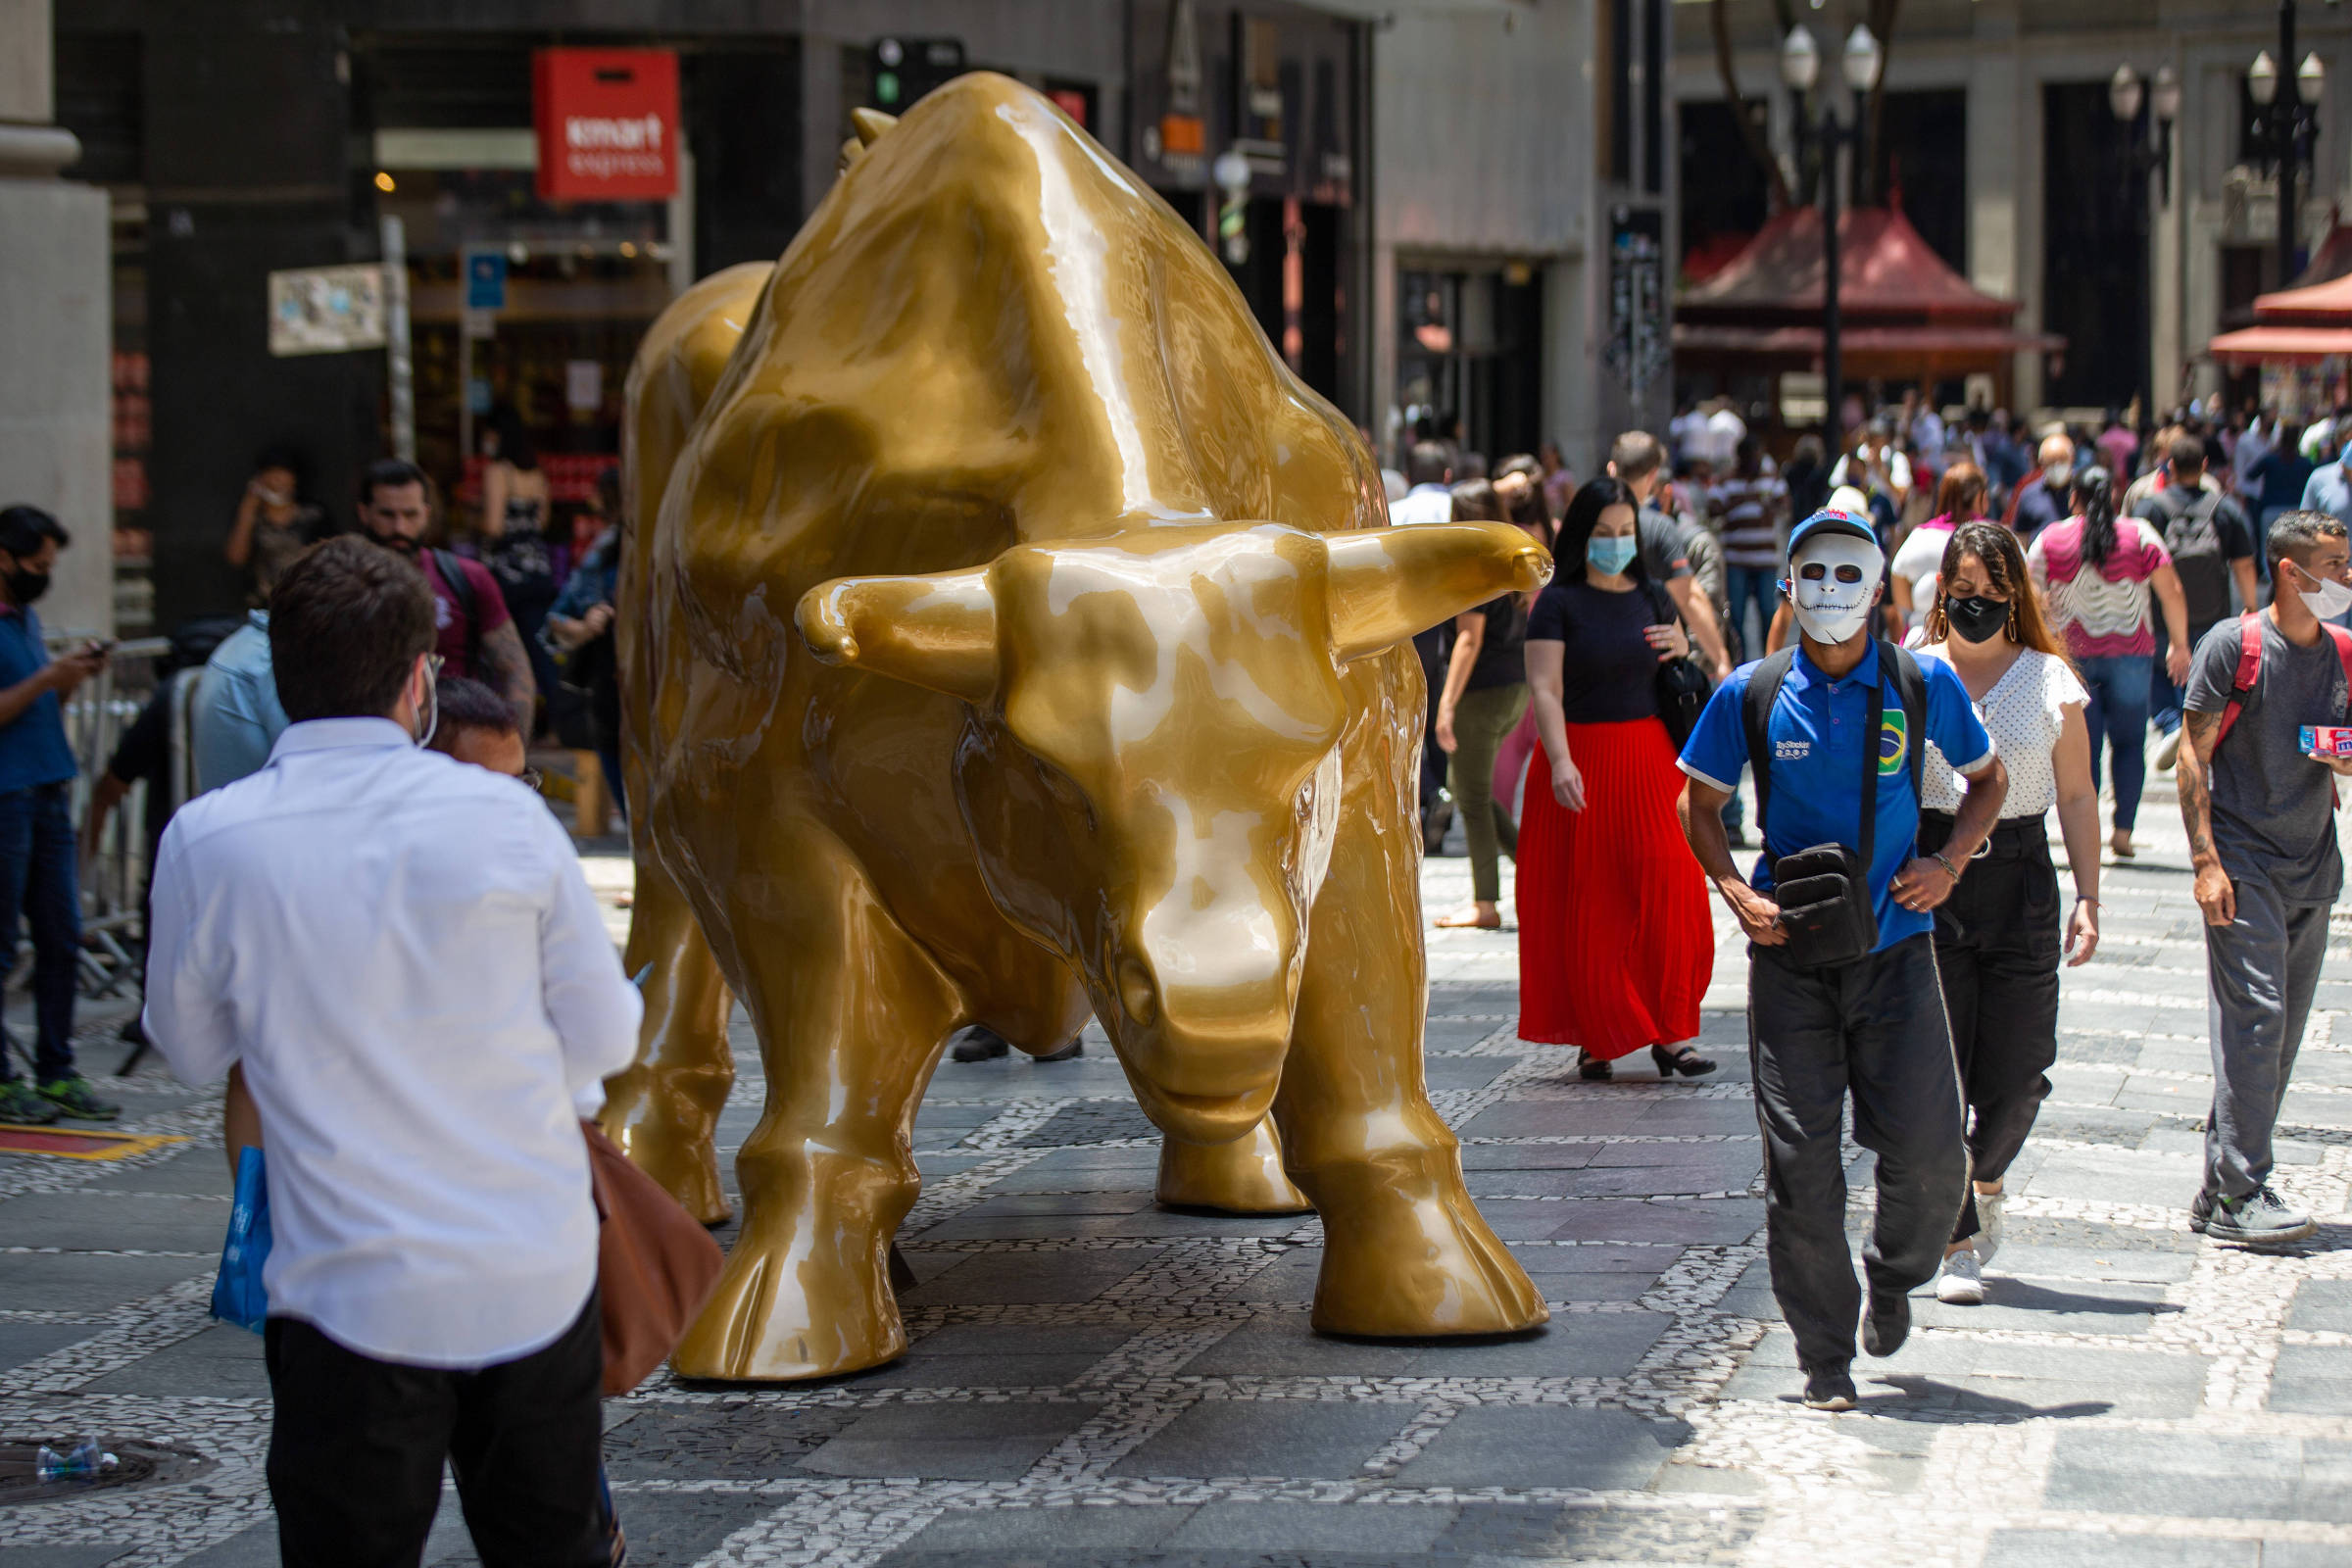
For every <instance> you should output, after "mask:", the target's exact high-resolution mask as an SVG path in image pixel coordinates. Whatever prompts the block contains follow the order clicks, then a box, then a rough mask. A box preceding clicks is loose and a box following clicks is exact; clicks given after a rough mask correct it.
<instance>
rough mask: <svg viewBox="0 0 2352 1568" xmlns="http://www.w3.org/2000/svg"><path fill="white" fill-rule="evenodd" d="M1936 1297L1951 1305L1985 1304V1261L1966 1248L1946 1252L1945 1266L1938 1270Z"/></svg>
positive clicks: (1944, 1257) (1944, 1255)
mask: <svg viewBox="0 0 2352 1568" xmlns="http://www.w3.org/2000/svg"><path fill="white" fill-rule="evenodd" d="M1936 1299H1937V1300H1938V1301H1942V1302H1944V1303H1946V1304H1947V1305H1951V1306H1982V1305H1984V1304H1985V1264H1984V1261H1983V1260H1982V1259H1980V1258H1979V1257H1978V1256H1977V1254H1976V1253H1975V1252H1973V1251H1969V1250H1961V1251H1957V1252H1946V1253H1944V1254H1943V1266H1942V1267H1941V1268H1939V1269H1937V1270H1936Z"/></svg>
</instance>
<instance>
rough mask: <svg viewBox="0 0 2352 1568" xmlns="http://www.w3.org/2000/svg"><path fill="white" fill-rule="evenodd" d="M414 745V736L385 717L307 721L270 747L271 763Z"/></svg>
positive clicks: (287, 732) (289, 728) (289, 726)
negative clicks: (301, 754) (298, 755)
mask: <svg viewBox="0 0 2352 1568" xmlns="http://www.w3.org/2000/svg"><path fill="white" fill-rule="evenodd" d="M416 744H417V738H416V737H415V736H414V735H411V734H410V733H409V732H408V731H407V730H405V729H402V728H401V727H400V726H399V725H398V724H395V723H393V722H392V720H390V719H388V718H307V719H304V720H303V721H302V722H301V723H299V724H288V725H287V726H286V728H285V730H284V732H283V733H282V734H280V735H279V736H278V737H277V744H276V745H275V746H272V747H270V760H271V761H273V762H274V761H276V760H278V759H279V758H281V757H289V756H291V755H293V754H294V753H296V752H340V751H353V750H364V751H375V750H378V749H381V748H386V747H394V746H399V747H414V746H416Z"/></svg>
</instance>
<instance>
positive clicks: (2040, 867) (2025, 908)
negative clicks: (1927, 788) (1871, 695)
mask: <svg viewBox="0 0 2352 1568" xmlns="http://www.w3.org/2000/svg"><path fill="white" fill-rule="evenodd" d="M1951 834H1952V819H1951V817H1949V816H1947V815H1945V814H1944V813H1943V812H1940V811H1927V812H1923V813H1922V814H1921V817H1920V824H1919V846H1920V852H1921V853H1922V854H1926V853H1929V852H1931V851H1934V850H1938V849H1941V848H1942V847H1943V845H1944V844H1945V842H1946V841H1947V840H1949V839H1950V837H1951ZM1967 871H1968V874H1967V875H1965V876H1963V877H1962V878H1961V879H1960V885H1959V886H1958V887H1955V888H1954V889H1952V896H1951V897H1950V898H1948V899H1946V900H1945V901H1944V902H1943V905H1942V907H1940V908H1938V909H1937V910H1936V969H1937V970H1938V971H1939V972H1940V973H1941V975H1942V977H1943V1008H1944V1012H1945V1014H1946V1015H1947V1016H1949V1018H1950V1019H1951V1024H1952V1054H1953V1055H1954V1056H1956V1057H1957V1058H1958V1059H1959V1063H1960V1090H1961V1094H1962V1096H1963V1098H1965V1099H1966V1100H1967V1102H1968V1114H1969V1129H1968V1161H1969V1168H1970V1173H1971V1174H1972V1175H1973V1176H1974V1178H1975V1179H1976V1180H1977V1181H1981V1182H1997V1181H1999V1180H2000V1179H2001V1177H2002V1176H2004V1175H2005V1174H2007V1172H2008V1170H2009V1163H2010V1161H2012V1160H2014V1159H2016V1158H2017V1152H2018V1151H2019V1150H2021V1149H2023V1148H2025V1147H2026V1136H2027V1135H2028V1134H2029V1133H2031V1132H2033V1130H2034V1117H2035V1116H2037V1115H2039V1114H2040V1112H2041V1103H2042V1102H2043V1101H2045V1100H2047V1099H2049V1097H2050V1080H2049V1078H2048V1077H2047V1076H2046V1074H2047V1073H2048V1072H2049V1070H2050V1063H2051V1062H2053V1061H2056V1060H2057V1059H2058V960H2059V956H2060V953H2061V951H2062V942H2061V937H2060V931H2059V908H2058V868H2057V867H2056V866H2055V865H2053V864H2052V863H2051V861H2050V835H2049V829H2048V828H2047V827H2046V826H2044V825H2043V822H2042V819H2041V818H2040V817H2038V816H2035V817H2020V818H2016V819H2013V820H2010V821H2005V822H2003V823H2001V824H2000V826H1999V827H1997V828H1995V829H1994V830H1993V834H1992V837H1991V839H1990V840H1989V841H1987V843H1986V845H1985V854H1984V856H1983V857H1982V858H1979V859H1976V860H1973V861H1971V862H1970V863H1969V865H1968V868H1967ZM1976 1234H1977V1194H1976V1189H1975V1188H1974V1187H1971V1188H1970V1189H1969V1190H1968V1196H1967V1198H1966V1199H1965V1200H1964V1201H1962V1203H1961V1208H1960V1223H1959V1226H1958V1227H1957V1228H1956V1229H1955V1230H1954V1231H1953V1232H1952V1240H1953V1241H1955V1242H1964V1241H1966V1240H1968V1238H1970V1237H1971V1236H1974V1235H1976Z"/></svg>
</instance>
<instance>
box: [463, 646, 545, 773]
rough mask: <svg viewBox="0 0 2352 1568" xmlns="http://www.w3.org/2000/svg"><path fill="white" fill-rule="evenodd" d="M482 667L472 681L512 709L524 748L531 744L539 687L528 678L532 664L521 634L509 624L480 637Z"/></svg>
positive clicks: (475, 673)
mask: <svg viewBox="0 0 2352 1568" xmlns="http://www.w3.org/2000/svg"><path fill="white" fill-rule="evenodd" d="M480 661H481V667H480V668H478V669H476V670H475V671H474V672H473V677H474V679H476V680H478V681H481V682H483V683H484V684H485V685H487V686H489V687H491V688H492V689H493V690H495V691H496V692H497V693H498V694H499V696H501V697H504V698H505V699H506V700H507V701H508V702H509V703H511V704H513V705H514V708H515V723H517V724H518V725H520V726H521V728H522V737H523V744H525V745H526V746H527V745H528V744H530V737H531V731H532V729H533V728H534V725H533V724H532V722H531V720H532V718H533V716H534V711H535V710H536V709H537V707H538V705H539V684H538V682H537V681H535V680H533V679H532V678H531V660H530V656H529V655H528V654H525V653H524V652H523V651H522V633H520V632H519V631H516V630H515V623H514V622H513V621H511V620H510V621H508V622H507V623H506V624H505V625H503V626H501V627H499V628H498V629H497V630H496V631H488V632H484V633H483V634H482V646H481V654H480Z"/></svg>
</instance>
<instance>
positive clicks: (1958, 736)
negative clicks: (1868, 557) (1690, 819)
mask: <svg viewBox="0 0 2352 1568" xmlns="http://www.w3.org/2000/svg"><path fill="white" fill-rule="evenodd" d="M1912 657H1914V658H1916V659H1918V660H1919V669H1920V673H1921V674H1922V675H1923V676H1925V677H1926V681H1927V688H1928V713H1927V720H1928V739H1930V740H1932V741H1934V742H1935V743H1936V750H1937V751H1939V752H1941V753H1942V754H1943V755H1944V756H1945V757H1947V758H1951V759H1953V760H1954V765H1956V766H1957V767H1958V768H1959V769H1960V771H1961V772H1963V773H1972V772H1974V771H1976V770H1977V769H1978V768H1980V767H1983V766H1984V765H1985V763H1986V762H1987V761H1989V760H1991V758H1992V737H1990V736H1989V735H1987V734H1985V726H1984V724H1983V723H1982V722H1980V721H1979V720H1978V718H1977V710H1976V705H1975V704H1973V703H1971V702H1970V701H1969V698H1968V688H1967V687H1965V686H1963V685H1961V684H1960V677H1959V676H1958V675H1955V674H1953V673H1952V667H1951V665H1949V664H1947V663H1945V662H1943V661H1942V660H1940V659H1932V658H1928V657H1926V656H1924V655H1916V654H1915V655H1913V656H1912ZM1758 662H1761V661H1758ZM1755 669H1756V665H1755V664H1742V665H1741V666H1740V668H1738V669H1736V670H1734V671H1732V676H1731V679H1729V680H1727V681H1725V682H1724V683H1723V684H1722V685H1721V686H1718V687H1717V688H1716V689H1715V695H1714V696H1713V697H1711V698H1709V699H1708V700H1707V707H1706V711H1704V712H1702V713H1700V714H1699V715H1698V725H1697V727H1696V728H1695V729H1693V730H1691V740H1690V743H1689V744H1688V745H1686V746H1685V747H1684V748H1683V758H1682V766H1683V771H1684V772H1686V773H1688V774H1690V775H1691V777H1692V778H1694V779H1697V780H1698V781H1699V782H1700V783H1701V784H1705V785H1708V786H1709V787H1711V788H1714V789H1719V790H1724V791H1727V792H1728V791H1730V790H1733V789H1736V788H1737V787H1738V786H1739V783H1740V769H1742V768H1744V767H1745V766H1746V765H1747V732H1746V727H1745V725H1744V723H1743V722H1742V720H1741V716H1740V714H1741V709H1742V705H1743V704H1744V703H1745V701H1746V693H1747V682H1748V677H1749V676H1751V675H1752V674H1754V673H1755ZM1882 673H1883V672H1882V671H1881V669H1880V666H1879V653H1878V649H1877V648H1876V646H1873V647H1872V648H1871V650H1870V651H1869V652H1868V653H1866V654H1864V655H1863V656H1862V662H1860V663H1858V664H1856V665H1855V666H1854V667H1853V668H1852V669H1850V670H1848V671H1846V673H1845V674H1843V675H1841V676H1839V677H1838V679H1836V680H1832V679H1830V678H1829V677H1828V676H1827V675H1824V674H1823V673H1822V672H1821V671H1820V670H1819V669H1818V668H1816V667H1815V666H1814V663H1813V661H1812V660H1810V659H1809V658H1807V657H1806V656H1805V654H1804V652H1803V651H1802V649H1801V647H1800V649H1799V651H1798V653H1797V656H1796V662H1794V663H1793V664H1792V665H1790V666H1789V678H1788V679H1787V680H1785V681H1783V682H1782V683H1781V695H1780V700H1779V701H1778V702H1776V703H1775V704H1773V708H1772V720H1771V722H1770V723H1769V724H1768V725H1767V726H1766V727H1765V736H1766V738H1767V739H1768V740H1769V741H1770V742H1771V744H1772V820H1771V821H1770V822H1769V823H1768V824H1767V825H1766V832H1765V838H1764V853H1763V854H1762V855H1761V856H1759V857H1757V859H1756V868H1755V870H1754V871H1753V872H1752V873H1750V874H1749V877H1748V881H1749V883H1750V884H1752V885H1753V886H1754V887H1755V888H1756V889H1757V890H1759V891H1767V890H1769V889H1770V888H1771V887H1772V866H1773V862H1774V861H1775V860H1776V859H1778V858H1780V857H1781V856H1784V855H1794V854H1795V853H1796V852H1797V851H1798V850H1803V849H1810V848H1811V847H1812V846H1814V845H1816V844H1843V845H1846V846H1848V847H1850V848H1853V849H1860V848H1861V845H1862V747H1863V744H1864V742H1863V733H1862V732H1863V730H1864V729H1865V728H1867V727H1868V725H1869V723H1870V688H1871V687H1872V686H1873V685H1875V684H1877V683H1878V682H1879V681H1880V680H1881V679H1882ZM1885 703H1886V711H1885V713H1884V715H1883V716H1882V717H1881V719H1880V721H1879V724H1880V727H1879V734H1878V736H1877V737H1876V746H1877V750H1878V757H1879V788H1878V796H1879V827H1878V838H1877V841H1876V842H1875V843H1874V844H1873V845H1872V847H1871V865H1870V894H1871V900H1872V902H1873V903H1874V904H1876V905H1877V906H1878V911H1879V947H1880V948H1881V949H1885V948H1887V947H1891V946H1892V945H1893V944H1895V943H1897V942H1900V941H1902V940H1903V939H1904V938H1905V937H1912V936H1917V935H1919V934H1920V933H1921V932H1923V931H1928V930H1932V929H1934V927H1935V924H1936V917H1935V915H1934V914H1932V913H1926V912H1922V911H1919V910H1914V909H1906V908H1904V907H1902V906H1901V905H1899V904H1897V903H1895V902H1894V878H1895V873H1896V872H1898V871H1900V870H1901V869H1902V868H1903V866H1904V864H1905V862H1907V861H1909V860H1910V859H1911V858H1912V856H1913V853H1914V846H1915V844H1916V842H1917V840H1918V837H1919V799H1918V797H1917V796H1915V795H1914V794H1913V793H1912V792H1911V777H1910V773H1911V764H1910V757H1909V737H1908V736H1907V735H1906V734H1905V733H1904V727H1905V724H1906V719H1905V717H1904V714H1903V707H1902V700H1901V698H1899V697H1898V696H1896V695H1895V690H1894V685H1893V683H1892V682H1891V681H1888V682H1887V693H1886V698H1885ZM1962 758H1966V759H1969V760H1967V761H1960V760H1959V759H1962ZM1929 765H1931V766H1932V765H1934V764H1933V763H1930V764H1929Z"/></svg>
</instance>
